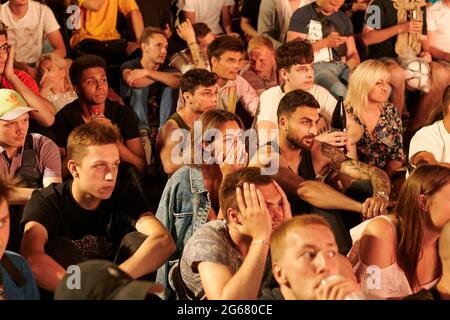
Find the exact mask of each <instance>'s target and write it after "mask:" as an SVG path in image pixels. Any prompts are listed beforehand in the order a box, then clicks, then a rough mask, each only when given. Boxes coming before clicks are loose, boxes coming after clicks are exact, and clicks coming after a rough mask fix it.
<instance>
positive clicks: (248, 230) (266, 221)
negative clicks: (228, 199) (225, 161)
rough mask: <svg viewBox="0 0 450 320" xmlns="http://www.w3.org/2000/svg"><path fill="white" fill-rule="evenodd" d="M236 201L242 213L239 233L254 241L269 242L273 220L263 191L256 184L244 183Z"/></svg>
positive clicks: (237, 193)
mask: <svg viewBox="0 0 450 320" xmlns="http://www.w3.org/2000/svg"><path fill="white" fill-rule="evenodd" d="M236 199H237V203H238V206H239V211H240V213H241V225H240V226H239V227H238V230H239V232H240V233H241V234H243V235H247V236H249V237H251V238H252V239H253V240H265V241H269V240H270V235H271V233H272V218H271V217H270V214H269V210H267V207H266V202H265V201H264V196H263V195H262V193H261V191H259V190H258V189H257V188H256V186H255V185H254V184H248V183H244V186H243V187H242V189H241V188H236Z"/></svg>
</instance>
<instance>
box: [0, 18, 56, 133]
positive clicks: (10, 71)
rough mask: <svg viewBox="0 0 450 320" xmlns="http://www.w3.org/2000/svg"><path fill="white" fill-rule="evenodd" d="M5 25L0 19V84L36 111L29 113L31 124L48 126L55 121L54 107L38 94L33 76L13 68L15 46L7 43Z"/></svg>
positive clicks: (37, 126) (40, 126)
mask: <svg viewBox="0 0 450 320" xmlns="http://www.w3.org/2000/svg"><path fill="white" fill-rule="evenodd" d="M7 28H8V27H7V26H6V25H5V24H4V23H3V22H1V21H0V86H1V87H2V88H5V89H13V90H14V91H17V92H18V93H19V94H20V95H21V96H22V97H23V98H24V100H25V101H26V102H27V105H28V106H29V107H30V108H32V109H34V110H36V111H38V112H32V113H31V114H30V116H31V119H32V120H33V123H32V126H33V127H34V128H33V129H34V130H31V131H32V132H36V128H39V129H42V127H50V126H51V125H52V124H53V122H54V121H55V113H56V111H55V107H54V106H53V105H52V104H51V103H50V102H49V101H47V99H44V98H42V97H41V96H40V94H39V88H38V86H37V84H36V82H35V81H34V80H33V78H32V77H31V76H30V75H29V74H28V73H26V72H24V71H21V70H16V69H14V52H15V48H14V47H13V46H11V45H9V44H8V33H7Z"/></svg>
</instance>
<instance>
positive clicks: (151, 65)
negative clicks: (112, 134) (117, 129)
mask: <svg viewBox="0 0 450 320" xmlns="http://www.w3.org/2000/svg"><path fill="white" fill-rule="evenodd" d="M140 42H141V49H142V57H141V58H136V59H134V60H131V61H128V62H125V63H124V64H123V65H122V67H121V71H122V78H121V89H120V95H121V96H122V98H123V99H124V101H126V102H128V101H129V103H128V104H129V105H130V106H131V107H132V108H133V110H134V112H136V114H137V116H138V118H139V132H140V135H141V137H143V142H144V143H145V144H146V145H144V146H145V147H146V149H148V148H150V145H153V144H154V142H155V139H156V131H157V128H158V127H159V122H158V113H157V111H159V114H160V116H159V118H160V121H165V120H163V118H166V117H168V116H170V114H172V112H173V111H174V110H175V107H176V100H173V101H172V99H169V101H167V100H168V97H167V94H166V97H165V98H164V91H165V90H166V89H167V88H175V89H178V87H179V86H180V77H181V74H180V73H178V72H175V73H174V72H167V71H168V70H167V67H165V66H164V61H165V59H166V55H167V36H166V34H165V33H164V31H163V30H162V29H159V28H155V27H147V28H145V29H144V32H143V33H142V37H141V41H140ZM176 92H178V90H176ZM149 112H150V116H149ZM164 115H167V116H164ZM149 117H150V120H152V129H153V130H150V124H149ZM146 156H147V158H149V156H148V155H146ZM147 164H150V159H147Z"/></svg>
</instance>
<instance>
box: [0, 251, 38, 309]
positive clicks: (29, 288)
mask: <svg viewBox="0 0 450 320" xmlns="http://www.w3.org/2000/svg"><path fill="white" fill-rule="evenodd" d="M4 255H5V256H7V257H8V258H9V259H10V260H11V262H12V263H13V264H14V265H15V266H16V268H17V269H18V270H19V271H20V273H21V274H22V276H23V277H24V278H25V279H26V281H27V282H26V284H25V285H24V286H23V287H18V286H17V285H16V284H15V283H14V280H13V279H12V278H11V277H10V276H9V274H8V273H7V272H6V270H5V268H4V267H3V266H2V265H1V264H0V275H1V278H2V281H3V287H4V289H5V296H6V298H7V299H8V300H39V298H40V296H39V290H38V288H37V286H36V282H35V281H34V277H33V273H32V272H31V268H30V266H29V265H28V263H27V262H26V261H25V259H24V258H23V257H22V256H21V255H18V254H17V253H14V252H12V251H5V253H4Z"/></svg>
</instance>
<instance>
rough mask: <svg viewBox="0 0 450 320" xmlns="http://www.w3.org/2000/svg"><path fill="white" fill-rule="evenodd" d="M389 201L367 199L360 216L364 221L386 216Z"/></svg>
mask: <svg viewBox="0 0 450 320" xmlns="http://www.w3.org/2000/svg"><path fill="white" fill-rule="evenodd" d="M388 205H389V201H388V200H386V199H383V198H381V197H372V198H368V199H367V200H366V201H365V202H364V203H363V205H362V212H361V213H362V215H363V217H364V220H367V219H372V218H374V217H376V216H379V215H383V214H387V209H386V208H387V207H388Z"/></svg>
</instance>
